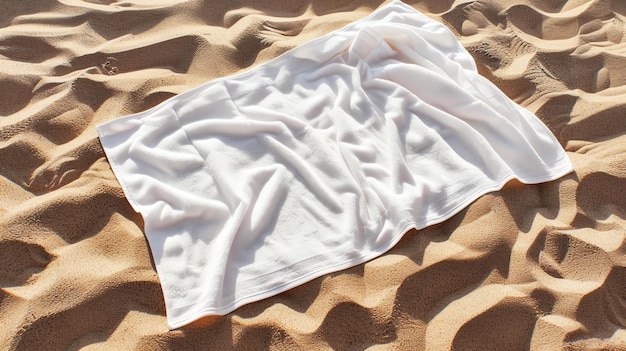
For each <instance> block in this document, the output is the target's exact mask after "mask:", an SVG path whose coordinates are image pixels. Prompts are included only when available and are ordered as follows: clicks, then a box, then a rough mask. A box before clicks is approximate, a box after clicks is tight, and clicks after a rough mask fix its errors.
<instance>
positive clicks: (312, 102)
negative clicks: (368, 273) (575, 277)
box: [98, 1, 572, 328]
mask: <svg viewBox="0 0 626 351" xmlns="http://www.w3.org/2000/svg"><path fill="white" fill-rule="evenodd" d="M98 131H99V134H100V139H101V142H102V145H103V147H104V149H105V151H106V154H107V156H108V159H109V161H110V164H111V166H112V168H113V170H114V172H115V175H116V176H117V178H118V179H119V181H120V183H121V185H122V187H123V189H124V192H125V194H126V196H127V197H128V200H129V201H130V203H131V204H132V206H133V207H134V209H135V210H136V211H138V212H140V213H141V215H142V216H143V218H144V220H145V233H146V236H147V238H148V241H149V244H150V248H151V250H152V254H153V257H154V262H155V264H156V267H157V270H158V274H159V277H160V280H161V284H162V288H163V293H164V295H165V302H166V308H167V318H168V324H169V326H170V327H171V328H176V327H179V326H182V325H184V324H187V323H189V322H191V321H193V320H195V319H198V318H200V317H202V316H205V315H210V314H226V313H228V312H231V311H233V310H234V309H235V308H237V307H239V306H241V305H243V304H246V303H249V302H253V301H256V300H260V299H263V298H266V297H269V296H272V295H275V294H278V293H280V292H282V291H285V290H287V289H290V288H292V287H294V286H296V285H299V284H302V283H304V282H307V281H309V280H312V279H314V278H316V277H318V276H321V275H323V274H325V273H329V272H332V271H337V270H341V269H344V268H347V267H350V266H354V265H356V264H359V263H362V262H364V261H367V260H369V259H372V258H374V257H376V256H379V255H381V254H382V253H384V252H385V251H387V250H388V249H390V248H391V247H392V246H393V245H394V244H395V243H397V242H398V240H399V239H400V238H401V236H402V235H403V234H404V233H405V232H406V231H407V230H409V229H411V228H418V229H419V228H423V227H425V226H428V225H430V224H433V223H437V222H441V221H443V220H445V219H447V218H449V217H451V216H452V215H453V214H455V213H457V212H458V211H460V210H461V209H462V208H464V207H465V206H467V205H468V204H469V203H471V202H472V201H473V200H475V199H476V198H477V197H479V196H480V195H482V194H485V193H487V192H489V191H493V190H496V189H499V188H501V187H502V186H503V185H504V183H506V182H507V181H508V180H510V179H512V178H518V179H519V180H521V181H522V182H525V183H537V182H544V181H549V180H553V179H555V178H558V177H560V176H562V175H564V174H566V173H568V172H569V171H570V170H571V169H572V166H571V163H570V161H569V160H568V158H567V156H566V154H565V152H564V150H563V149H562V148H561V146H560V145H559V143H558V142H557V140H556V139H555V138H554V136H553V135H552V134H551V133H550V131H549V130H548V129H547V128H546V127H545V126H544V125H543V124H542V123H541V121H540V120H539V119H538V118H537V117H535V116H534V115H533V114H531V113H530V112H528V111H526V110H524V109H523V108H521V107H520V106H518V105H517V104H515V103H514V102H512V101H511V100H509V99H508V98H507V97H506V96H505V95H504V94H503V93H502V92H501V91H499V90H498V89H497V88H496V87H495V86H494V85H492V84H491V83H490V82H489V81H487V80H486V79H484V78H483V77H481V76H479V75H478V73H477V70H476V66H475V63H474V61H473V60H472V58H471V56H470V55H469V54H468V53H467V52H466V51H465V50H464V49H463V47H462V46H461V45H460V44H459V42H458V41H457V39H456V38H455V36H454V35H453V34H452V33H451V32H450V31H449V30H448V29H447V28H445V27H444V26H443V25H442V24H440V23H438V22H436V21H433V20H431V19H429V18H428V17H426V16H424V15H423V14H420V13H419V12H417V11H415V10H414V9H413V8H411V7H409V6H408V5H405V4H403V3H401V2H398V1H396V2H392V3H390V4H388V5H386V6H384V7H382V8H380V9H378V10H377V11H375V12H374V13H373V14H372V15H370V16H369V17H367V18H365V19H363V20H360V21H357V22H354V23H352V24H350V25H348V26H347V27H345V28H342V29H340V30H338V31H335V32H333V33H330V34H328V35H326V36H323V37H321V38H318V39H316V40H313V41H311V42H309V43H307V44H305V45H302V46H300V47H298V48H296V49H293V50H291V51H289V52H287V53H285V54H283V55H281V56H280V57H278V58H276V59H274V60H273V61H270V62H267V63H265V64H262V65H260V66H257V67H256V68H253V69H252V70H250V71H248V72H246V73H243V74H239V75H236V76H232V77H227V78H223V79H218V80H214V81H211V82H208V83H206V84H204V85H202V86H200V87H198V88H195V89H193V90H190V91H188V92H185V93H183V94H180V95H178V96H176V97H173V98H171V99H169V100H167V101H165V102H163V103H162V104H160V105H158V106H156V107H154V108H152V109H150V110H148V111H145V112H141V113H138V114H134V115H131V116H127V117H124V118H120V119H117V120H114V121H112V122H109V123H106V124H103V125H100V126H98ZM477 235H479V234H478V233H477Z"/></svg>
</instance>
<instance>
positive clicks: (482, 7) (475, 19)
mask: <svg viewBox="0 0 626 351" xmlns="http://www.w3.org/2000/svg"><path fill="white" fill-rule="evenodd" d="M490 11H493V5H492V4H490V3H488V2H486V1H475V2H472V3H470V4H469V5H466V6H464V7H463V15H464V16H465V18H466V20H465V21H464V22H463V24H462V26H461V33H462V34H463V35H466V36H469V35H474V34H478V32H479V30H480V29H482V28H487V27H490V26H493V25H494V24H493V23H492V21H490V20H489V19H488V18H487V16H485V14H488V13H489V12H490Z"/></svg>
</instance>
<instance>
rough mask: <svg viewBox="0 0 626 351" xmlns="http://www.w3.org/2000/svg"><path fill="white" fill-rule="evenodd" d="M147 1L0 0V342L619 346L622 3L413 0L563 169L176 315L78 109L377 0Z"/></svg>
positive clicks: (100, 116)
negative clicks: (347, 256) (549, 146)
mask: <svg viewBox="0 0 626 351" xmlns="http://www.w3.org/2000/svg"><path fill="white" fill-rule="evenodd" d="M144 3H148V2H147V1H136V0H127V1H120V2H115V1H110V0H85V1H82V0H58V1H53V0H42V1H2V3H1V5H0V350H107V351H108V350H229V349H233V348H234V349H238V350H266V349H271V350H299V349H302V350H329V349H335V350H363V349H367V350H372V351H373V350H429V351H431V350H432V351H435V350H451V349H454V350H483V351H484V350H550V351H553V350H626V330H625V329H624V328H626V244H625V240H624V239H625V237H626V69H625V67H626V25H625V21H626V2H624V1H622V0H612V1H610V0H569V1H566V0H492V1H476V2H469V1H463V0H456V1H454V0H445V1H444V0H426V1H420V2H417V3H414V4H413V6H414V7H416V8H417V9H419V10H421V11H423V12H424V13H426V14H428V15H429V16H431V17H432V18H434V19H436V20H438V21H442V22H444V23H445V24H446V25H448V27H449V28H451V29H452V30H453V31H455V32H456V33H457V34H458V36H459V39H460V40H461V41H462V43H463V44H464V45H465V46H466V47H467V48H468V50H469V51H470V52H471V53H472V54H473V55H474V57H475V58H476V60H477V61H478V62H479V66H480V69H481V73H482V74H484V75H485V76H487V77H488V78H489V79H491V80H492V81H493V82H495V84H497V85H498V86H499V87H500V88H501V89H503V90H504V91H505V92H506V93H507V94H508V95H509V96H510V97H511V98H513V99H515V100H516V101H517V102H519V103H520V104H522V105H523V106H525V107H527V108H528V109H530V110H532V111H534V112H536V113H537V115H538V116H539V117H540V118H541V119H542V120H543V121H544V122H545V123H546V124H547V125H548V126H549V127H550V128H551V130H552V131H553V132H554V133H555V135H556V136H557V137H558V138H559V140H560V141H561V142H562V144H563V146H564V147H565V148H566V150H567V151H568V154H569V156H570V157H571V159H572V161H573V163H574V165H575V169H576V171H575V174H571V175H569V176H566V177H564V178H563V179H560V180H558V181H554V182H551V183H547V184H541V185H533V186H529V185H522V184H519V183H517V182H511V183H510V184H508V185H507V187H505V189H503V190H502V191H500V192H497V193H493V194H489V195H487V196H483V197H482V198H480V199H479V200H478V201H476V202H475V203H474V204H472V205H471V206H470V207H469V208H467V209H466V210H464V211H462V212H461V213H460V214H458V215H457V216H455V217H453V218H452V219H450V220H448V221H447V222H445V223H443V224H441V225H437V226H434V227H430V228H427V229H426V230H421V231H413V232H410V233H408V234H407V235H406V236H405V238H404V239H403V240H402V242H401V243H400V244H398V245H397V247H395V248H394V249H393V250H391V251H390V252H389V253H387V254H385V255H383V256H382V257H380V258H378V259H375V260H373V261H371V262H369V263H366V264H363V265H360V266H357V267H354V268H352V269H349V270H346V271H343V272H339V273H335V274H329V275H327V276H325V277H322V278H319V279H316V280H314V281H313V282H310V283H308V284H305V285H303V286H301V287H298V288H296V289H293V290H291V291H288V292H286V293H284V294H281V295H279V296H276V297H273V298H270V299H267V300H264V301H260V302H258V303H253V304H250V305H248V306H245V307H243V308H240V309H239V310H237V311H235V312H234V313H231V314H229V315H227V316H224V317H215V318H206V319H204V320H201V321H199V322H197V323H195V324H193V325H192V326H190V327H186V328H182V329H179V330H175V331H168V330H167V327H166V321H165V316H164V313H165V312H164V304H163V300H162V299H163V297H162V294H161V291H160V287H159V282H158V277H157V275H156V273H155V271H154V268H153V266H152V263H151V261H150V254H149V250H148V247H147V243H146V240H145V238H144V236H143V233H142V227H143V223H142V220H141V217H140V216H139V215H137V214H135V213H134V212H133V211H132V209H131V208H130V206H129V205H128V203H127V202H126V200H125V198H124V196H123V193H122V191H121V189H120V187H119V185H118V183H117V181H116V180H115V178H114V176H113V174H112V172H111V170H110V168H109V165H108V163H107V160H106V158H105V157H104V153H103V151H102V149H101V148H100V144H99V142H98V139H97V137H96V131H95V128H94V126H95V125H96V124H98V123H101V122H104V121H107V120H111V119H114V118H117V117H120V116H123V115H126V114H129V113H132V112H136V111H141V110H144V109H146V108H149V107H151V106H154V105H155V104H157V103H159V102H160V101H163V100H164V99H166V98H168V97H171V96H173V95H175V94H178V93H180V92H183V91H185V90H187V89H190V88H192V87H194V86H197V85H199V84H201V83H203V82H205V81H207V80H209V79H212V78H216V77H222V76H225V75H229V74H232V73H235V72H238V71H240V70H245V69H249V68H250V67H252V66H254V65H257V64H259V63H260V62H264V61H267V60H269V59H271V58H273V57H276V56H277V55H279V54H280V53H282V52H284V51H286V50H288V49H289V48H292V47H294V46H297V45H298V44H301V43H303V42H305V41H308V40H310V39H312V38H315V37H318V36H320V35H322V34H324V33H327V32H329V31H331V30H333V29H336V28H339V27H341V26H343V25H344V24H347V23H348V22H350V21H353V20H356V19H358V18H361V17H364V16H365V15H367V14H368V13H369V12H371V11H372V10H373V9H375V8H377V7H378V6H379V5H380V4H381V1H380V0H379V1H369V2H366V1H351V2H350V1H333V0H321V1H315V2H313V3H309V2H306V1H279V0H267V1H249V2H248V3H249V4H244V3H241V2H240V1H234V0H223V1H222V0H220V1H199V0H191V1H180V0H159V1H152V2H150V3H151V5H144ZM295 230H297V228H294V231H295Z"/></svg>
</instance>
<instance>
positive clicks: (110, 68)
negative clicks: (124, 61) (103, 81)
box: [100, 57, 120, 76]
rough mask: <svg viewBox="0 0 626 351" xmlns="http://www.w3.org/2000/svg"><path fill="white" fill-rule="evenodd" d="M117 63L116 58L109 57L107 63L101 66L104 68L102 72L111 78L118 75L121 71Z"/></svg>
mask: <svg viewBox="0 0 626 351" xmlns="http://www.w3.org/2000/svg"><path fill="white" fill-rule="evenodd" d="M117 62H118V61H117V59H116V58H115V57H107V59H106V61H104V62H103V63H102V64H101V65H100V66H101V67H102V69H101V72H102V73H103V74H108V75H110V76H112V75H114V74H118V73H119V72H120V70H119V68H118V67H117Z"/></svg>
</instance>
